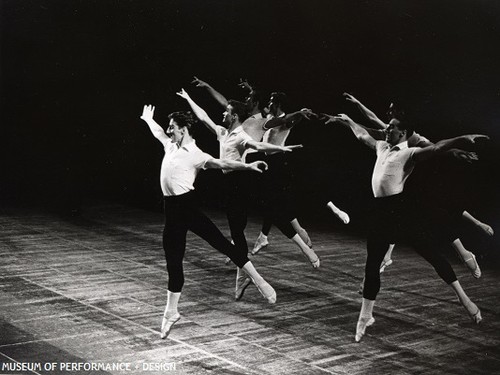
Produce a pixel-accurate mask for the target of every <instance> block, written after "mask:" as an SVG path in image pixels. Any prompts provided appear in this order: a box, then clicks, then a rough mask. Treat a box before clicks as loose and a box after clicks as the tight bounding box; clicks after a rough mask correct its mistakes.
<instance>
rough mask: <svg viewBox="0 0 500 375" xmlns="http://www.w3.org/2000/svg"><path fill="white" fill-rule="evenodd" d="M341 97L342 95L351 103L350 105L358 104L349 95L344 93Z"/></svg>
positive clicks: (356, 100) (357, 101)
mask: <svg viewBox="0 0 500 375" xmlns="http://www.w3.org/2000/svg"><path fill="white" fill-rule="evenodd" d="M342 95H344V97H345V98H346V100H347V101H349V102H351V103H354V104H357V103H359V100H358V99H356V98H355V97H354V96H352V95H351V94H349V93H347V92H344V93H343V94H342Z"/></svg>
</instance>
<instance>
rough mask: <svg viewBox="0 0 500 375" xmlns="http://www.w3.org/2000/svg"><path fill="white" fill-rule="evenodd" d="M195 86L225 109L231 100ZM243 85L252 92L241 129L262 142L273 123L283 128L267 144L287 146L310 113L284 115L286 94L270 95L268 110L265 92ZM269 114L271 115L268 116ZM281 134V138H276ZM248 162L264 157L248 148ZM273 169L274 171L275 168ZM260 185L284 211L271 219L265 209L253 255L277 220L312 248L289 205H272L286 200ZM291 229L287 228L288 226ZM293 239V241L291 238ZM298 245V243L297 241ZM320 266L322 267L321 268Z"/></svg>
mask: <svg viewBox="0 0 500 375" xmlns="http://www.w3.org/2000/svg"><path fill="white" fill-rule="evenodd" d="M193 83H195V84H196V86H197V87H202V88H205V89H207V90H208V92H209V93H210V95H212V97H213V98H214V99H215V100H216V101H217V102H219V104H220V105H221V106H223V107H224V108H226V106H227V104H228V101H227V99H226V98H225V97H224V95H222V94H221V93H220V92H218V91H217V90H216V89H214V88H213V87H212V86H211V85H210V84H208V83H207V82H205V81H202V80H201V79H199V78H197V77H194V80H193ZM240 86H241V87H243V88H246V89H248V90H249V94H248V96H247V98H246V100H245V102H246V104H247V106H248V107H247V108H248V111H249V114H250V116H249V117H248V118H247V119H246V120H245V121H243V122H242V124H241V126H242V127H243V130H244V131H245V132H246V133H247V134H248V135H250V136H251V137H252V138H253V139H254V140H255V141H257V142H259V141H262V140H263V136H264V133H265V132H266V131H268V130H269V129H270V127H267V126H265V125H264V124H268V125H270V124H271V123H273V124H274V125H273V127H278V126H279V127H280V129H276V130H274V134H275V135H276V136H272V137H270V138H269V140H267V142H269V143H271V144H275V145H278V144H280V145H281V146H284V141H285V140H286V138H287V137H288V134H289V132H290V129H291V128H292V127H293V126H294V125H295V124H297V123H298V122H300V121H301V119H302V118H304V117H306V118H307V117H308V116H310V115H311V113H310V111H309V112H306V111H299V112H295V113H292V114H289V115H286V116H285V113H284V111H283V105H284V100H285V94H283V93H279V94H278V93H275V96H274V97H273V96H272V95H271V100H270V101H269V104H268V107H269V108H268V107H266V106H265V102H264V99H263V96H262V93H261V92H260V91H259V90H256V89H255V88H254V87H252V86H251V85H250V84H249V83H248V82H247V81H244V80H242V81H241V83H240ZM266 112H269V113H266ZM270 119H281V120H282V122H280V121H278V122H269V121H268V120H270ZM278 133H280V134H281V135H279V136H278V135H277V134H278ZM278 137H279V138H283V142H277V139H278ZM244 157H245V160H246V161H255V160H259V159H260V158H261V156H260V155H259V154H257V153H256V150H252V149H248V150H247V151H246V153H245V155H244ZM273 169H274V168H273ZM280 176H285V177H286V181H288V180H289V178H288V175H286V173H284V172H283V173H281V175H280ZM278 178H279V176H276V179H278ZM260 185H261V186H255V184H254V188H256V189H260V188H261V187H262V186H263V187H264V189H260V190H265V191H263V192H260V194H257V195H261V196H262V197H263V198H264V199H265V201H266V203H267V205H268V204H272V205H273V206H274V207H278V206H281V207H284V208H283V209H282V210H281V212H279V217H274V218H271V216H269V211H271V209H270V207H266V208H265V210H266V211H265V215H264V222H263V224H262V230H261V232H260V234H259V237H258V238H257V241H256V242H255V245H254V247H253V249H252V255H255V254H257V253H258V252H259V251H260V250H261V249H262V248H264V247H266V246H268V245H269V241H268V239H267V236H268V234H269V232H270V231H271V227H272V224H273V222H272V221H273V220H274V221H279V222H280V224H279V226H278V229H280V230H281V232H282V233H283V234H285V235H286V236H287V237H288V238H291V237H290V235H291V234H292V233H293V232H291V231H290V230H289V229H286V228H285V229H282V228H284V227H283V226H284V225H286V224H284V223H283V219H288V220H289V222H290V224H291V225H292V227H293V230H294V231H295V232H296V233H297V234H298V235H299V237H300V239H301V240H302V241H300V243H297V245H298V246H299V247H301V248H302V246H303V244H302V242H304V243H305V244H306V245H307V246H308V247H309V248H310V247H311V246H312V243H311V239H310V238H309V235H308V233H307V231H306V230H305V229H304V228H302V226H301V225H300V223H299V221H298V219H297V218H296V215H295V213H292V211H291V210H290V208H291V207H290V205H289V204H288V205H284V204H278V202H276V204H275V203H274V202H273V200H274V199H278V200H279V201H283V199H284V197H283V196H278V195H273V198H271V197H270V196H267V197H266V195H268V194H269V191H268V189H267V187H266V186H265V184H262V183H261V184H260ZM282 186H286V184H285V183H283V184H282ZM286 226H287V227H288V225H286ZM292 239H293V238H292ZM294 242H295V241H294ZM318 266H319V265H318Z"/></svg>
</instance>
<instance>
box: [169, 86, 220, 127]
mask: <svg viewBox="0 0 500 375" xmlns="http://www.w3.org/2000/svg"><path fill="white" fill-rule="evenodd" d="M177 95H179V96H180V97H181V98H184V99H186V101H187V102H188V104H189V106H190V107H191V109H192V110H193V112H194V114H195V115H196V117H198V119H199V120H200V121H201V122H203V123H204V124H205V125H206V126H207V128H208V129H210V130H211V131H212V133H215V134H217V131H216V128H217V125H216V124H215V122H213V121H212V119H211V118H210V117H208V115H207V112H205V110H204V109H203V108H201V107H200V106H199V105H198V104H196V103H195V102H194V100H193V99H191V97H190V96H189V94H188V93H187V92H186V91H185V90H184V89H181V91H179V92H178V93H177Z"/></svg>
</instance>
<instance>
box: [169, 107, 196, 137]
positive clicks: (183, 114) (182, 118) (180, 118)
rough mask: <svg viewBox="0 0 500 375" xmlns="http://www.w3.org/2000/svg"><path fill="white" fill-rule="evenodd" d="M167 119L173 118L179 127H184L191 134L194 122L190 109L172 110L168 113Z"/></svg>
mask: <svg viewBox="0 0 500 375" xmlns="http://www.w3.org/2000/svg"><path fill="white" fill-rule="evenodd" d="M168 119H169V120H174V121H175V123H176V124H177V126H178V127H179V128H186V129H187V131H188V133H189V134H191V127H192V126H193V125H194V124H195V123H196V119H195V117H194V116H193V113H192V112H190V111H178V112H172V113H171V114H169V115H168Z"/></svg>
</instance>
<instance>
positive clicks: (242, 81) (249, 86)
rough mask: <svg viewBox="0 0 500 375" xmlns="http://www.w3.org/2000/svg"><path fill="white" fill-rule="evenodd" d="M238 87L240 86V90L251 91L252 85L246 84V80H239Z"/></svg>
mask: <svg viewBox="0 0 500 375" xmlns="http://www.w3.org/2000/svg"><path fill="white" fill-rule="evenodd" d="M238 86H240V87H241V88H242V89H248V90H250V91H253V87H252V85H251V84H250V83H249V82H248V80H247V79H246V78H240V83H238Z"/></svg>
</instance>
